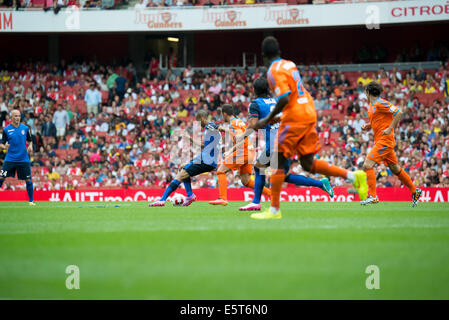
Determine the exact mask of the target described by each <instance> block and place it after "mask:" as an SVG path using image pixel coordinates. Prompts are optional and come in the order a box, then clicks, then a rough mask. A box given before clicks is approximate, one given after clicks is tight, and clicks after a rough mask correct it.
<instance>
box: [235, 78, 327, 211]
mask: <svg viewBox="0 0 449 320" xmlns="http://www.w3.org/2000/svg"><path fill="white" fill-rule="evenodd" d="M253 86H254V92H255V94H256V97H257V98H256V99H254V100H253V101H252V102H251V104H250V105H249V114H248V128H247V132H248V134H250V133H251V132H252V131H253V130H249V129H253V128H254V125H255V124H256V123H257V121H258V120H259V119H263V118H265V117H266V116H268V114H269V113H270V112H271V110H272V109H273V108H274V106H275V105H276V100H275V99H274V98H272V97H271V96H270V90H269V85H268V81H267V79H265V78H262V77H261V78H257V79H256V80H255V81H254V84H253ZM278 127H279V124H278V123H276V124H268V125H267V126H266V127H265V128H263V129H262V130H263V137H264V139H265V150H264V152H262V154H261V155H260V156H259V158H258V159H257V162H256V164H255V165H254V174H255V182H254V198H253V201H252V202H251V203H249V204H247V205H246V206H243V207H241V208H240V209H239V210H240V211H259V210H260V209H261V206H260V198H261V195H262V190H263V187H264V186H265V174H264V172H265V168H266V167H268V166H269V165H270V158H271V155H272V153H273V151H274V141H275V138H276V134H277V129H278ZM284 170H285V174H286V177H285V181H286V182H288V183H293V184H295V185H297V186H308V187H317V188H320V189H322V190H324V191H325V192H326V193H327V194H328V195H329V196H330V197H331V198H332V197H333V196H334V191H333V190H332V187H331V185H330V183H329V179H327V178H323V179H321V180H315V179H312V178H309V177H306V176H302V175H296V174H291V173H288V172H289V170H290V161H286V164H285V167H284Z"/></svg>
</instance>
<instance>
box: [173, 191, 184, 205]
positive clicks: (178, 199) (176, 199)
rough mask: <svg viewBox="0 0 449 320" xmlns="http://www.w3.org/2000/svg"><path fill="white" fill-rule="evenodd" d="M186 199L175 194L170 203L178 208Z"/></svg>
mask: <svg viewBox="0 0 449 320" xmlns="http://www.w3.org/2000/svg"><path fill="white" fill-rule="evenodd" d="M185 199H186V197H185V196H184V195H182V194H180V193H175V194H174V195H173V196H172V197H171V203H172V204H173V205H174V206H180V205H182V204H183V203H184V201H185Z"/></svg>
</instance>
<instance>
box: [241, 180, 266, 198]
mask: <svg viewBox="0 0 449 320" xmlns="http://www.w3.org/2000/svg"><path fill="white" fill-rule="evenodd" d="M245 187H248V188H251V189H254V181H253V180H249V182H248V183H247V184H246V185H245ZM262 193H263V194H264V195H265V196H267V197H271V190H270V189H268V188H267V187H263V190H262Z"/></svg>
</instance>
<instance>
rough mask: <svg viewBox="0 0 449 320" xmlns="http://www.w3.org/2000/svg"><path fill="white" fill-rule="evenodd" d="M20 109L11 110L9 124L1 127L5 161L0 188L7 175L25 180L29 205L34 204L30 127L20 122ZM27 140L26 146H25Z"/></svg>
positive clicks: (0, 176)
mask: <svg viewBox="0 0 449 320" xmlns="http://www.w3.org/2000/svg"><path fill="white" fill-rule="evenodd" d="M20 117H21V114H20V111H19V110H13V111H11V120H12V122H11V124H9V125H8V126H6V128H4V129H3V135H2V142H1V143H0V150H7V153H6V157H5V162H4V163H3V167H2V170H1V171H0V188H1V187H2V185H3V182H4V181H5V179H6V178H8V177H15V176H16V172H17V178H18V179H20V180H25V181H26V189H27V193H28V200H29V204H30V206H35V205H36V204H35V203H34V201H33V181H31V163H30V157H29V156H28V152H31V151H32V150H33V142H32V140H31V134H30V128H29V127H28V126H26V125H24V124H23V123H20ZM27 142H28V143H29V144H28V148H27Z"/></svg>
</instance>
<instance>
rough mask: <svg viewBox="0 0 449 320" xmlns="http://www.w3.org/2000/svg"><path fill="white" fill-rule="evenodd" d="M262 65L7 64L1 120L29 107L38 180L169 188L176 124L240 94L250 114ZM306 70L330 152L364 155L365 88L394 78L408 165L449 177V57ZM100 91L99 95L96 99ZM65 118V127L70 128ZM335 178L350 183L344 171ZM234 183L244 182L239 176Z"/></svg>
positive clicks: (416, 175)
mask: <svg viewBox="0 0 449 320" xmlns="http://www.w3.org/2000/svg"><path fill="white" fill-rule="evenodd" d="M399 65H400V64H399ZM151 72H153V73H154V74H153V75H151ZM260 75H261V72H260V70H257V72H254V73H250V72H248V71H243V72H238V71H237V72H236V71H234V70H231V69H223V70H219V71H218V72H217V71H215V70H214V72H212V73H210V74H208V73H206V74H204V73H203V72H202V71H201V72H195V70H194V69H185V70H184V72H182V74H179V75H177V74H173V73H171V72H168V73H166V74H165V75H163V74H162V73H161V71H160V70H150V69H149V70H148V74H146V75H145V76H144V77H143V78H137V76H136V72H135V69H134V67H133V66H132V64H130V65H128V66H126V67H117V68H114V67H113V66H108V65H98V64H95V63H93V62H84V63H81V64H71V65H67V66H65V67H57V68H56V69H53V67H52V66H50V65H44V64H42V65H30V64H26V63H25V64H23V65H21V66H20V69H18V70H15V71H8V70H7V69H4V70H3V71H2V72H1V74H0V79H1V83H0V94H1V96H0V99H1V100H0V106H1V112H2V114H1V122H2V127H5V126H7V125H8V124H9V123H10V116H9V111H10V110H12V109H14V108H17V107H18V108H20V109H21V110H22V111H23V121H24V122H25V123H26V124H27V125H28V126H29V127H30V128H31V132H32V134H33V136H34V137H35V145H34V152H33V153H32V154H31V158H32V159H31V161H32V167H33V168H32V172H33V176H34V184H35V187H36V189H38V190H55V189H56V190H58V189H73V188H86V187H100V186H101V187H124V186H126V187H130V186H133V187H153V188H154V187H160V188H164V187H165V186H166V185H167V183H169V182H170V180H171V179H172V177H173V175H174V174H175V173H176V171H177V165H176V164H175V162H174V161H173V162H172V161H171V160H172V159H170V157H169V154H170V151H171V148H172V147H173V144H175V143H174V142H171V141H170V134H171V133H172V132H174V131H176V130H180V129H181V128H185V127H188V126H189V125H191V121H192V120H193V117H194V116H195V114H196V112H197V111H198V110H200V109H207V110H209V111H211V112H212V115H213V116H216V110H217V108H219V107H220V106H221V105H222V104H223V103H234V104H235V105H236V106H237V107H238V108H239V110H240V111H239V113H240V114H239V117H240V118H241V119H243V120H244V121H246V119H247V117H248V104H249V102H250V101H251V100H252V99H253V98H254V92H253V88H252V81H253V80H254V79H256V78H257V77H259V76H260ZM302 76H303V81H304V83H305V86H306V88H307V89H308V90H309V91H310V92H311V94H312V95H313V96H314V99H315V106H316V109H317V113H318V131H319V135H320V140H321V143H322V146H323V149H322V152H321V157H323V158H324V159H328V160H331V161H332V162H334V163H337V164H340V165H342V166H344V167H346V168H357V167H359V166H360V165H361V163H362V162H363V160H364V158H365V157H366V152H367V150H368V149H369V148H370V147H371V146H372V145H371V143H372V139H371V136H370V134H368V133H362V130H361V125H362V123H364V120H363V119H366V118H367V114H366V107H367V101H366V96H365V95H364V92H363V88H364V85H365V84H367V83H368V82H369V81H371V80H373V79H375V80H378V81H380V83H382V84H383V85H384V87H385V88H387V93H386V96H387V97H388V99H390V100H391V101H393V102H394V103H395V104H396V105H398V106H401V108H403V109H405V110H407V113H406V115H405V116H404V119H403V120H402V122H401V125H400V128H399V129H398V130H397V132H396V134H397V137H398V139H397V140H398V141H399V142H398V146H397V151H398V157H399V160H400V162H401V164H402V165H403V166H404V168H405V170H406V171H408V172H409V173H410V175H411V176H412V177H413V179H414V180H415V181H416V182H417V183H419V184H420V185H423V186H442V187H443V186H444V187H447V186H449V175H448V165H449V162H448V161H449V159H448V152H447V148H448V146H449V136H448V132H447V130H448V128H449V126H448V124H449V123H448V108H447V102H446V100H445V99H446V98H447V93H445V90H447V69H446V68H445V66H443V65H441V66H440V68H438V69H430V70H422V69H411V70H401V71H397V69H394V70H391V71H385V70H380V71H378V72H363V73H361V72H339V71H333V72H330V71H327V70H326V69H325V68H320V67H304V69H303V70H302ZM117 79H118V80H117ZM95 95H97V97H98V100H93V101H94V102H91V99H92V98H91V96H95ZM87 103H90V104H93V106H87ZM89 108H90V109H89ZM88 109H89V110H90V112H88ZM58 128H64V131H65V132H63V133H62V132H61V134H62V135H61V134H60V133H59V132H58ZM297 165H298V164H297ZM297 169H300V167H299V165H298V168H297ZM293 170H296V166H295V167H294V168H293ZM378 178H379V182H380V185H381V186H399V185H400V184H398V181H397V180H395V179H394V178H393V176H392V173H391V172H390V171H389V169H388V168H386V167H383V166H381V167H380V170H379V173H378ZM215 183H216V182H215V179H214V177H213V176H212V175H204V176H200V177H199V178H198V179H196V180H195V181H194V186H195V187H196V188H198V187H214V186H215ZM333 183H334V184H335V185H337V186H338V185H343V184H344V182H343V181H342V180H341V179H338V178H337V179H335V181H333ZM230 185H231V187H240V186H241V185H240V184H239V182H238V179H234V178H233V177H230ZM24 188H25V183H23V182H22V183H21V182H20V181H19V180H13V179H11V180H7V182H6V183H5V185H4V187H3V189H4V190H19V189H24Z"/></svg>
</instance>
